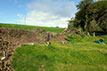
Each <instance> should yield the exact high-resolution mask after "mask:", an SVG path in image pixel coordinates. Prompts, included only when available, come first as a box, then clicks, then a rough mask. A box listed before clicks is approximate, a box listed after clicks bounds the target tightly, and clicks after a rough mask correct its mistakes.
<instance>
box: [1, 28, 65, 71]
mask: <svg viewBox="0 0 107 71" xmlns="http://www.w3.org/2000/svg"><path fill="white" fill-rule="evenodd" d="M48 35H49V36H50V37H49V41H57V42H61V43H65V42H66V40H65V38H64V35H63V34H62V33H59V34H56V33H52V32H48V34H47V33H46V31H45V30H40V29H37V30H35V31H29V30H20V29H8V28H2V27H0V71H14V69H13V68H12V55H13V54H14V51H15V49H16V48H17V47H20V46H21V45H24V44H28V45H33V44H40V43H44V42H46V39H47V36H48Z"/></svg>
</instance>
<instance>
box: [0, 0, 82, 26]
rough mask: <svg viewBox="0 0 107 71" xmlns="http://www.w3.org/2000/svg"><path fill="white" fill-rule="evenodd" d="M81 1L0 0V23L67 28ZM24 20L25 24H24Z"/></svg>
mask: <svg viewBox="0 0 107 71" xmlns="http://www.w3.org/2000/svg"><path fill="white" fill-rule="evenodd" d="M80 1H81V0H0V22H1V23H16V24H25V25H26V24H27V25H36V26H49V27H55V26H59V27H67V20H69V19H70V18H71V17H74V16H75V12H76V11H77V9H76V4H78V2H80ZM24 20H26V23H24Z"/></svg>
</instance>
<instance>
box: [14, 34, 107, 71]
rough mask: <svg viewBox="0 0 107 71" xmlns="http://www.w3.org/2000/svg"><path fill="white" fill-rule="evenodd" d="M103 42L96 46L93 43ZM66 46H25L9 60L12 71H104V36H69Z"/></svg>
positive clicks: (106, 48) (55, 44)
mask: <svg viewBox="0 0 107 71" xmlns="http://www.w3.org/2000/svg"><path fill="white" fill-rule="evenodd" d="M100 38H103V39H105V41H104V43H105V45H102V44H97V43H95V42H94V41H95V40H96V39H100ZM69 39H71V41H69V42H68V43H67V44H61V43H58V42H52V43H51V45H50V46H40V45H25V46H22V47H21V48H17V49H16V52H15V54H14V58H13V67H14V68H15V71H106V70H107V61H106V60H107V47H106V45H107V41H106V40H107V36H101V37H99V36H98V37H87V36H83V35H81V36H80V35H74V36H72V38H69Z"/></svg>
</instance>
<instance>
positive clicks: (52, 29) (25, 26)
mask: <svg viewBox="0 0 107 71" xmlns="http://www.w3.org/2000/svg"><path fill="white" fill-rule="evenodd" d="M0 25H1V26H2V27H6V28H14V29H25V30H36V29H38V28H39V29H43V30H46V31H47V32H56V33H57V32H61V31H63V30H64V28H55V27H40V26H28V25H18V24H6V23H0Z"/></svg>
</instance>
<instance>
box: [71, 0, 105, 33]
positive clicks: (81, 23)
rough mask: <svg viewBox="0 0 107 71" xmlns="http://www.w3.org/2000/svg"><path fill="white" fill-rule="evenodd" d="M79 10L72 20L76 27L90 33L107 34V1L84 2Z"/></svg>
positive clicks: (89, 0) (87, 0) (88, 0)
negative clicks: (99, 32)
mask: <svg viewBox="0 0 107 71" xmlns="http://www.w3.org/2000/svg"><path fill="white" fill-rule="evenodd" d="M77 8H78V9H79V11H78V12H77V13H76V16H75V19H74V20H72V24H73V26H74V27H76V28H78V27H81V28H82V29H83V31H88V32H93V31H103V32H107V1H97V2H93V0H82V1H81V2H80V3H79V4H78V5H77ZM69 26H70V25H69ZM91 28H93V29H91Z"/></svg>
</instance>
